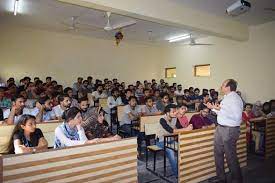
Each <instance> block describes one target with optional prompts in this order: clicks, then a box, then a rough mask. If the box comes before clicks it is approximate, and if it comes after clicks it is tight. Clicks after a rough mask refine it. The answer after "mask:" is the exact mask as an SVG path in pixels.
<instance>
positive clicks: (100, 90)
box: [96, 84, 103, 93]
mask: <svg viewBox="0 0 275 183" xmlns="http://www.w3.org/2000/svg"><path fill="white" fill-rule="evenodd" d="M96 91H97V92H98V93H102V92H103V86H102V84H98V85H97V88H96Z"/></svg>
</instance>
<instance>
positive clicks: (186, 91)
mask: <svg viewBox="0 0 275 183" xmlns="http://www.w3.org/2000/svg"><path fill="white" fill-rule="evenodd" d="M183 92H184V95H185V96H186V97H188V96H189V95H190V92H189V90H188V89H185V90H184V91H183Z"/></svg>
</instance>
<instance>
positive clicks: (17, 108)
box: [3, 95, 33, 125]
mask: <svg viewBox="0 0 275 183" xmlns="http://www.w3.org/2000/svg"><path fill="white" fill-rule="evenodd" d="M30 112H31V111H28V110H26V109H25V99H24V97H23V96H21V95H19V96H17V97H14V98H12V107H11V109H7V110H5V111H4V113H3V118H4V121H5V122H6V123H7V124H8V125H13V124H17V122H18V120H19V118H20V116H21V115H22V114H31V113H30ZM32 115H33V114H32Z"/></svg>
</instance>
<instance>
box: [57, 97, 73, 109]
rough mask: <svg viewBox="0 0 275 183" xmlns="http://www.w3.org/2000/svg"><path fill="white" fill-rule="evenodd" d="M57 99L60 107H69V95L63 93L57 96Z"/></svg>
mask: <svg viewBox="0 0 275 183" xmlns="http://www.w3.org/2000/svg"><path fill="white" fill-rule="evenodd" d="M57 99H58V103H59V104H60V105H61V106H62V107H64V108H66V109H69V108H70V106H71V98H70V97H69V95H66V94H64V95H59V96H58V97H57Z"/></svg>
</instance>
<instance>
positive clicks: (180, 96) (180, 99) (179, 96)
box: [175, 95, 184, 105]
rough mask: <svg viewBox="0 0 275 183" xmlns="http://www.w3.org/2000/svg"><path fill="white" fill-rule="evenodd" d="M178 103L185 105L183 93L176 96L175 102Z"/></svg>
mask: <svg viewBox="0 0 275 183" xmlns="http://www.w3.org/2000/svg"><path fill="white" fill-rule="evenodd" d="M175 104H176V105H184V104H183V96H182V95H178V96H177V97H176V103H175Z"/></svg>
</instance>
